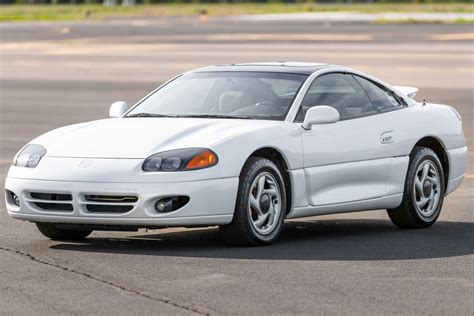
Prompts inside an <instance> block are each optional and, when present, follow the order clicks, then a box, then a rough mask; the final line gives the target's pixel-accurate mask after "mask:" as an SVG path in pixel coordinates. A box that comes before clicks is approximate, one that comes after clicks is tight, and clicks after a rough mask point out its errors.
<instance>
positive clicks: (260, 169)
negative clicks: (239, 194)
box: [238, 158, 287, 244]
mask: <svg viewBox="0 0 474 316" xmlns="http://www.w3.org/2000/svg"><path fill="white" fill-rule="evenodd" d="M258 162H259V163H255V164H253V165H252V166H251V171H250V177H249V178H248V179H249V181H246V182H245V183H242V186H241V190H243V192H244V196H243V199H240V201H239V205H238V207H239V208H240V211H241V212H242V216H243V217H244V219H245V226H246V229H247V230H248V231H249V232H251V235H252V237H253V238H255V239H256V241H257V242H258V243H264V244H268V243H270V242H272V241H273V240H275V239H276V238H277V237H278V236H279V235H280V233H281V230H282V229H283V222H284V219H285V216H286V212H287V210H286V191H285V184H284V182H283V181H284V180H283V177H282V175H281V173H280V171H279V170H278V167H277V166H276V165H275V164H274V163H273V162H271V161H270V160H267V159H263V158H262V160H258ZM262 163H263V164H262ZM264 172H268V173H270V174H272V175H273V176H274V177H275V179H276V180H277V182H278V183H277V184H278V187H279V189H280V193H281V201H280V204H281V210H280V214H279V217H278V223H277V225H276V226H275V228H274V229H273V231H272V232H271V233H269V234H266V235H262V234H260V233H259V232H257V231H256V230H255V228H254V227H253V225H252V223H251V218H250V214H249V212H248V205H249V198H250V197H249V194H250V190H251V187H252V183H253V181H255V179H256V178H257V176H258V175H259V174H261V173H264Z"/></svg>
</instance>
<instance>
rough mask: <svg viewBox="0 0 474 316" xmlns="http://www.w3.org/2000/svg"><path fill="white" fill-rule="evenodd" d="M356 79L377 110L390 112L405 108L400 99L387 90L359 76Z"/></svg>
mask: <svg viewBox="0 0 474 316" xmlns="http://www.w3.org/2000/svg"><path fill="white" fill-rule="evenodd" d="M354 77H355V78H356V80H357V82H359V83H360V85H361V86H362V87H363V88H364V90H365V91H366V92H367V94H368V96H369V98H370V100H371V101H372V103H373V104H374V106H375V108H376V109H377V110H379V111H390V110H395V109H399V108H401V107H402V106H403V104H402V103H401V101H400V99H399V98H398V97H397V96H396V95H395V94H393V93H392V92H390V91H388V90H387V89H385V88H382V87H380V86H378V85H376V84H374V83H373V82H371V81H369V80H367V79H365V78H362V77H359V76H354Z"/></svg>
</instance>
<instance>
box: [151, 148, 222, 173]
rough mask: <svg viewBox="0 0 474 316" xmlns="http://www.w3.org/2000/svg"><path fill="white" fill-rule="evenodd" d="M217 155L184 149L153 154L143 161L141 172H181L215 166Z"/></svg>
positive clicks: (209, 151) (194, 149)
mask: <svg viewBox="0 0 474 316" xmlns="http://www.w3.org/2000/svg"><path fill="white" fill-rule="evenodd" d="M217 161H218V158H217V155H216V154H215V153H214V152H213V151H212V150H210V149H205V148H185V149H177V150H170V151H165V152H162V153H158V154H155V155H153V156H151V157H149V158H147V159H146V160H145V162H144V163H143V166H142V169H143V171H148V172H156V171H182V170H196V169H203V168H209V167H212V166H215V165H216V164H217Z"/></svg>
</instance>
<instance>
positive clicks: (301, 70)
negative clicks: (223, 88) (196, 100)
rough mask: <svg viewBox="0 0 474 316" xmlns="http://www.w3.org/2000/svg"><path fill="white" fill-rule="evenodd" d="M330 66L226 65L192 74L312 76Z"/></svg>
mask: <svg viewBox="0 0 474 316" xmlns="http://www.w3.org/2000/svg"><path fill="white" fill-rule="evenodd" d="M331 66H333V65H330V64H318V63H298V62H285V61H282V62H266V63H248V64H226V65H214V66H208V67H203V68H199V69H196V70H193V71H192V72H214V71H255V72H284V73H296V74H305V75H310V74H312V73H313V72H315V71H318V70H321V69H324V68H328V67H331Z"/></svg>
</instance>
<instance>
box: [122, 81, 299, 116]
mask: <svg viewBox="0 0 474 316" xmlns="http://www.w3.org/2000/svg"><path fill="white" fill-rule="evenodd" d="M306 78H307V76H306V75H301V74H290V73H269V72H201V73H199V72H198V73H190V74H186V75H183V76H181V77H179V78H177V79H175V80H173V81H172V82H170V83H168V84H167V85H165V86H164V87H162V88H161V89H159V90H157V91H156V92H155V93H153V94H152V95H150V96H149V97H148V98H146V99H145V100H144V101H142V102H141V103H140V104H139V105H138V106H137V107H135V108H134V109H133V110H132V111H130V113H128V114H127V117H204V118H214V117H217V118H247V119H269V120H284V119H285V117H286V114H287V113H288V111H289V109H290V106H291V104H292V103H293V100H294V98H295V97H296V94H297V92H298V90H299V88H300V87H301V85H302V84H303V82H304V81H305V80H306Z"/></svg>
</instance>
